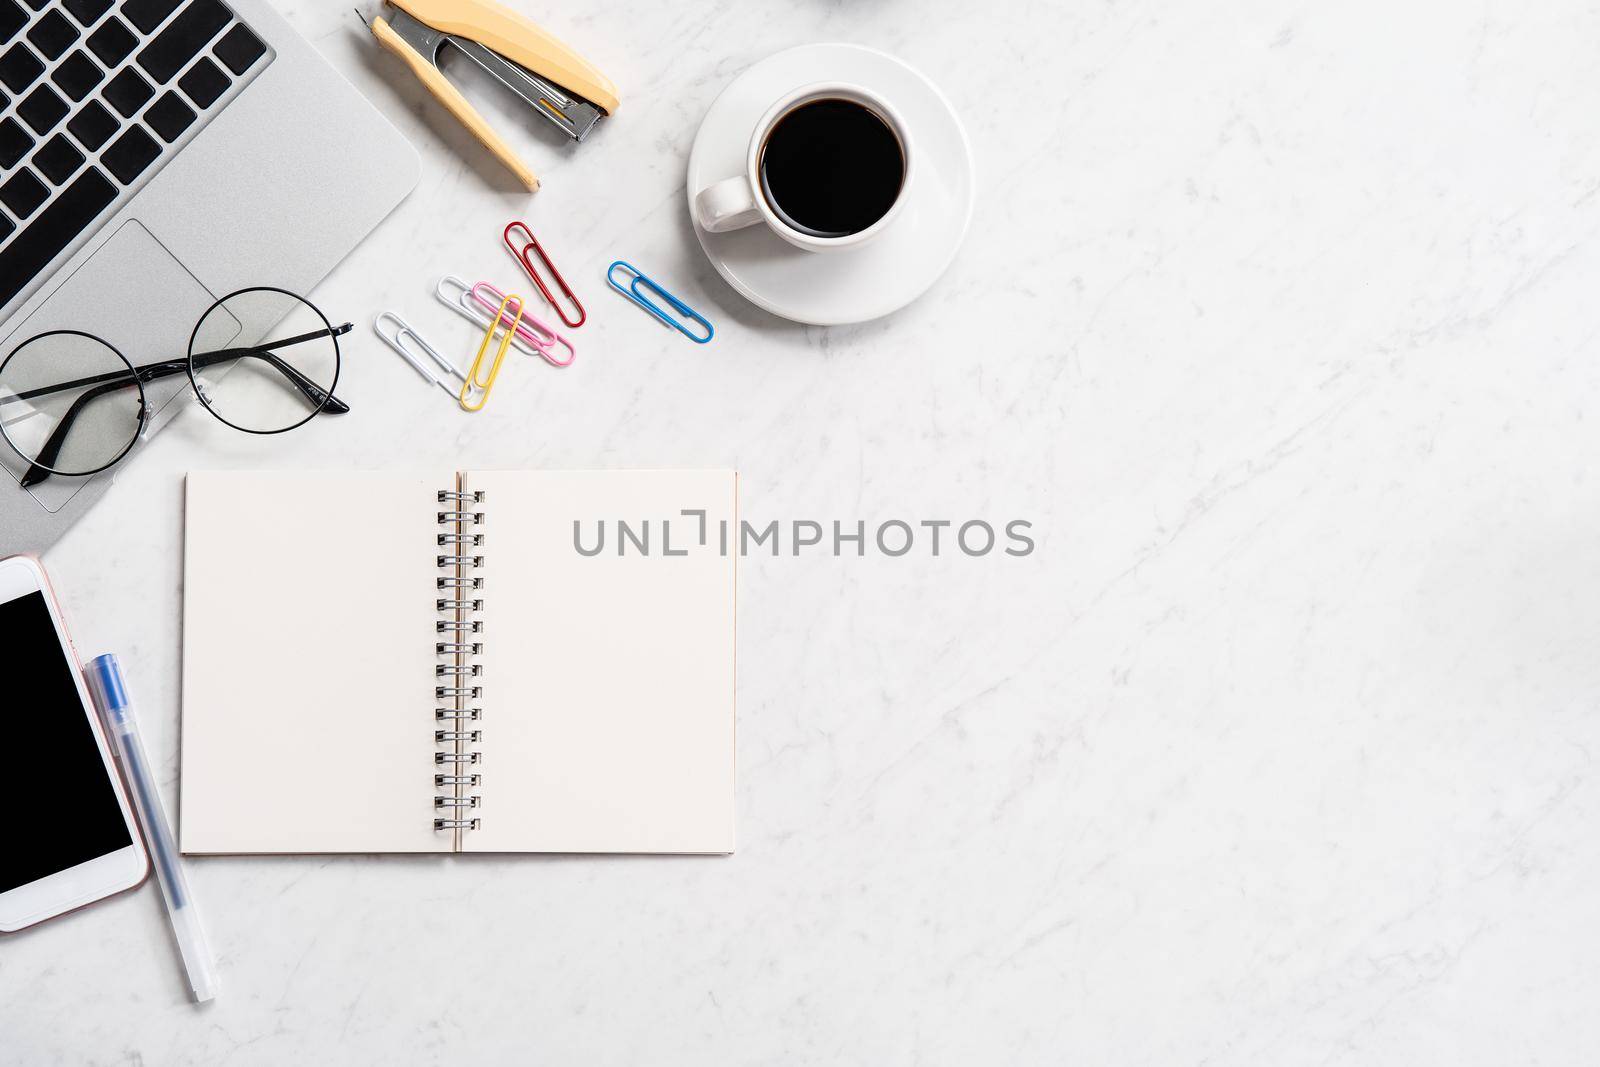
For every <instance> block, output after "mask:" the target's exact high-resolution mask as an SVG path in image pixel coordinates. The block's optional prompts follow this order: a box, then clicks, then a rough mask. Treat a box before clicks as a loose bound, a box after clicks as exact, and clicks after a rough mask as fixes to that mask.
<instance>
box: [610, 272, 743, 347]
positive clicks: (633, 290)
mask: <svg viewBox="0 0 1600 1067" xmlns="http://www.w3.org/2000/svg"><path fill="white" fill-rule="evenodd" d="M618 267H621V268H622V269H623V270H625V271H627V272H628V273H629V274H631V275H633V280H632V281H630V282H629V283H628V285H627V287H626V288H624V287H623V286H621V285H618V284H617V279H616V277H615V275H616V272H617V268H618ZM606 282H607V283H608V284H609V285H610V286H611V288H613V289H615V290H616V291H617V292H619V293H621V294H622V295H623V296H625V297H627V298H628V299H629V300H632V301H633V302H634V303H635V304H638V305H639V306H640V307H642V308H644V309H645V310H646V311H648V312H650V314H652V315H654V316H655V317H656V318H658V319H660V320H661V321H662V322H664V323H666V324H667V325H668V326H671V327H672V328H673V329H674V330H677V331H678V332H679V333H681V334H683V335H684V336H685V337H687V338H688V339H689V340H691V341H693V342H694V343H695V344H697V345H703V344H705V343H706V342H707V341H709V340H711V338H712V335H713V334H715V333H716V331H715V330H714V329H712V326H711V323H710V322H708V321H706V317H705V316H704V315H702V314H700V313H699V312H698V311H696V310H695V309H694V308H692V307H690V306H689V305H688V304H685V303H684V302H683V301H682V300H679V299H678V298H677V297H675V296H673V295H672V294H671V293H669V292H667V291H666V290H665V289H663V288H661V286H659V285H657V284H656V283H655V281H654V280H653V279H651V278H650V276H649V275H647V274H645V273H644V272H643V271H641V270H640V269H639V268H638V267H635V266H634V265H633V264H632V263H628V262H626V261H624V260H620V259H619V260H617V261H616V262H614V263H612V264H611V266H609V267H607V268H606ZM641 289H645V290H649V291H650V292H652V293H654V294H655V295H657V296H659V297H661V298H662V299H663V300H665V301H666V302H667V303H668V304H670V305H671V306H672V310H674V311H676V312H677V313H678V314H679V315H683V316H686V317H688V318H690V319H693V320H694V321H695V322H698V323H699V324H700V325H702V326H704V327H705V328H706V335H705V336H704V337H696V336H695V335H694V334H692V333H690V332H689V331H688V329H687V328H685V326H684V325H683V322H682V320H680V319H677V318H674V317H671V316H669V315H668V314H667V313H666V311H664V310H663V309H662V308H661V306H660V305H659V304H657V303H655V302H654V301H653V300H651V299H650V298H649V297H647V296H645V294H644V293H643V292H641V291H640V290H641Z"/></svg>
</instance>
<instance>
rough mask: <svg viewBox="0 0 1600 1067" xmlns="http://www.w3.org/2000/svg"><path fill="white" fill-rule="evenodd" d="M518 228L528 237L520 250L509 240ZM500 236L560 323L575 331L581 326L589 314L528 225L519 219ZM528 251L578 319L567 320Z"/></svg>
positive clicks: (509, 224)
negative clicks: (564, 295) (554, 282)
mask: <svg viewBox="0 0 1600 1067" xmlns="http://www.w3.org/2000/svg"><path fill="white" fill-rule="evenodd" d="M518 227H521V228H522V232H523V233H525V234H527V235H528V239H527V241H525V242H523V244H522V247H520V248H519V247H517V244H516V242H514V241H512V239H511V231H512V230H515V229H517V228H518ZM502 236H503V237H504V238H505V240H506V247H507V248H509V249H510V250H511V254H512V255H513V256H516V257H517V262H518V263H521V264H522V269H523V270H525V271H527V272H528V277H530V278H532V279H533V284H534V285H537V286H538V287H539V292H541V293H543V294H544V298H545V299H546V300H548V301H549V302H550V306H551V307H553V308H555V309H556V314H557V315H558V316H560V318H561V321H562V322H564V323H566V324H567V326H568V327H569V328H571V329H574V330H576V329H577V328H578V327H579V326H582V325H583V324H584V322H585V321H586V320H587V319H588V318H589V313H588V312H586V311H584V310H583V305H582V304H581V303H579V302H578V295H577V294H576V293H574V292H573V291H572V287H571V286H569V285H568V284H567V280H566V279H565V278H563V277H562V276H561V272H560V271H558V270H556V265H555V264H554V263H552V262H550V257H549V256H548V255H547V254H546V253H545V250H544V246H543V245H541V244H540V243H539V239H538V238H537V237H535V236H534V235H533V231H532V230H530V229H528V224H527V223H526V222H523V221H521V220H520V219H519V220H518V221H516V222H510V223H507V224H506V228H505V230H504V232H503V233H502ZM518 240H520V238H518ZM530 249H531V250H532V251H533V252H534V253H535V254H536V255H538V257H539V260H540V262H542V263H543V264H544V267H545V270H548V271H549V272H550V277H552V278H554V279H555V280H556V285H558V286H560V288H561V291H562V292H563V293H565V294H567V299H568V300H570V301H572V306H573V307H575V308H577V309H578V317H577V319H576V320H574V319H569V318H567V313H566V311H565V310H563V309H562V307H561V305H560V304H558V303H556V298H555V295H554V294H553V293H551V292H550V287H549V286H548V285H546V284H545V283H544V279H543V278H541V277H539V272H538V271H537V270H535V269H534V266H533V261H532V260H531V259H529V258H528V251H529V250H530Z"/></svg>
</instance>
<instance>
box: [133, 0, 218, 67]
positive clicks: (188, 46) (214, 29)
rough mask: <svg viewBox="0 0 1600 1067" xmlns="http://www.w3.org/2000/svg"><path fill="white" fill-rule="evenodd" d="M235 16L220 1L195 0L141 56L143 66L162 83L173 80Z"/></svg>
mask: <svg viewBox="0 0 1600 1067" xmlns="http://www.w3.org/2000/svg"><path fill="white" fill-rule="evenodd" d="M232 18H233V16H231V15H230V14H228V9H227V8H225V7H223V6H222V4H221V3H220V0H192V2H191V3H190V4H189V6H188V7H186V8H184V9H183V12H182V14H180V15H179V16H178V17H177V18H175V19H173V20H172V22H171V23H170V24H169V25H168V26H167V28H166V29H164V30H162V31H161V33H160V34H159V35H158V36H157V37H156V39H155V40H153V41H151V42H150V43H149V44H148V45H146V46H145V49H144V51H142V52H140V53H139V66H141V67H143V68H144V69H145V70H146V71H147V72H148V73H149V75H150V77H152V78H154V79H155V80H156V83H157V84H158V85H159V84H162V83H164V82H169V81H171V80H172V77H173V75H175V74H177V73H178V71H180V70H182V69H183V68H184V66H185V65H186V64H188V62H189V60H191V59H193V58H194V57H195V54H196V53H198V52H199V51H200V50H201V49H202V48H204V47H205V46H206V45H208V44H210V43H211V38H213V37H215V36H216V35H217V34H218V33H219V32H220V31H221V30H222V27H224V26H226V25H227V24H228V23H229V21H231V20H232Z"/></svg>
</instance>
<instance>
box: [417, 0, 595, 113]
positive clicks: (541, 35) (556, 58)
mask: <svg viewBox="0 0 1600 1067" xmlns="http://www.w3.org/2000/svg"><path fill="white" fill-rule="evenodd" d="M388 2H389V3H391V4H393V5H394V6H395V7H397V8H399V9H400V10H402V11H404V12H405V13H406V14H408V15H410V16H411V17H412V18H415V19H416V20H417V21H419V22H424V23H427V24H428V25H429V26H432V27H433V28H434V29H436V30H439V31H440V32H442V33H448V34H451V35H452V36H455V37H465V38H467V39H468V40H472V41H477V42H478V43H479V44H481V45H483V46H484V47H485V48H490V49H493V50H494V51H496V52H499V53H500V54H501V55H502V56H504V57H505V58H506V59H509V60H511V62H513V63H519V64H521V65H522V66H524V67H527V68H528V69H529V70H531V71H533V72H534V73H535V74H538V75H540V76H542V77H544V78H548V79H549V80H550V81H552V82H555V83H556V85H557V86H559V87H560V88H562V89H565V90H566V91H567V92H569V93H576V94H577V95H578V96H581V97H583V98H584V99H585V100H587V101H589V103H591V104H593V105H594V106H595V107H597V108H599V109H600V110H601V111H604V112H605V113H606V114H607V115H609V114H611V113H612V112H614V111H616V110H617V103H618V101H617V87H616V86H615V85H612V84H611V81H610V80H609V79H608V78H607V77H606V76H605V75H604V74H601V73H600V71H599V70H597V69H596V68H595V66H594V65H593V64H592V63H590V62H589V61H588V60H586V59H584V58H583V57H582V56H580V55H578V53H576V52H574V51H573V50H572V49H570V48H568V47H567V46H566V45H564V44H562V43H561V42H560V41H558V40H556V38H554V37H552V36H551V35H550V34H549V33H548V32H546V31H545V30H544V29H542V28H540V27H539V26H538V25H536V24H535V23H534V22H533V20H532V19H530V18H528V17H527V16H526V15H521V14H518V13H517V12H515V11H512V10H510V9H509V8H506V7H502V6H501V5H500V4H497V3H495V2H494V0H388Z"/></svg>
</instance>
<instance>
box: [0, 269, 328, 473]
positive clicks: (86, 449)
mask: <svg viewBox="0 0 1600 1067" xmlns="http://www.w3.org/2000/svg"><path fill="white" fill-rule="evenodd" d="M350 329H351V324H350V323H348V322H347V323H345V324H343V325H342V326H334V325H333V324H332V323H330V322H329V321H328V317H327V316H326V315H324V314H323V313H322V312H321V311H319V310H318V309H317V307H316V305H315V304H313V303H311V301H309V300H307V299H305V298H304V297H301V296H296V295H295V294H294V293H291V292H289V291H288V290H287V289H278V288H275V287H273V286H265V285H263V286H255V287H252V288H248V289H240V290H238V291H237V292H232V293H229V294H228V295H227V296H224V297H222V298H221V299H220V300H217V301H216V302H215V303H213V304H212V305H211V306H210V307H209V308H207V309H206V310H205V313H204V314H202V315H201V316H200V321H199V322H197V323H195V327H194V332H193V333H191V334H190V335H189V352H188V355H187V357H186V358H183V359H169V360H165V361H162V362H159V363H148V364H145V365H144V366H139V367H136V366H134V365H133V363H132V362H130V361H129V360H128V358H127V357H126V356H124V355H123V354H122V352H121V350H119V349H118V348H117V347H116V346H115V345H113V344H112V343H111V342H109V341H107V340H105V339H104V338H101V337H96V336H95V335H93V334H90V333H85V332H83V331H82V330H51V331H49V332H47V333H41V334H36V335H35V336H33V337H30V338H28V339H27V340H26V341H23V342H22V343H21V344H19V345H18V346H17V347H16V348H14V349H12V350H11V354H10V355H8V356H7V357H6V359H5V362H4V363H0V436H4V437H5V440H6V443H7V444H8V445H10V446H11V448H12V449H13V450H14V451H15V452H16V453H17V455H19V456H21V457H22V459H23V460H24V461H25V462H27V463H28V464H29V467H28V470H27V471H26V472H25V473H24V474H23V476H22V484H23V485H24V486H29V485H36V484H38V483H39V482H42V481H44V480H45V479H46V478H48V477H50V476H51V475H52V474H58V475H68V476H72V477H84V476H87V475H91V474H99V473H100V472H101V471H104V470H106V469H108V468H110V467H113V466H115V465H116V464H117V463H118V462H120V461H121V460H122V458H123V457H124V456H126V455H127V454H128V452H129V451H130V450H131V449H132V448H133V446H134V443H135V442H136V441H137V440H138V439H139V435H140V434H141V433H142V432H143V431H144V428H145V424H146V422H147V421H148V420H149V418H150V417H151V411H150V405H149V402H148V398H147V396H146V394H145V386H146V385H147V384H148V383H150V382H154V381H158V380H160V379H163V378H170V377H172V376H174V375H178V374H185V373H187V374H188V376H189V382H190V384H192V385H193V386H194V390H195V394H196V395H197V396H198V397H199V398H200V402H201V403H202V404H204V405H205V408H206V410H207V411H209V412H211V414H212V415H215V416H216V417H217V418H218V419H220V420H221V421H222V422H224V423H226V424H227V425H229V426H232V427H233V428H234V429H236V430H243V431H244V432H245V433H254V434H274V433H285V432H287V431H289V430H293V429H295V428H296V427H298V426H304V425H305V424H306V423H307V422H309V421H311V420H312V419H313V418H315V417H316V416H317V415H319V414H322V413H323V412H328V413H330V414H335V415H342V414H344V413H345V412H347V411H349V410H350V408H349V405H347V404H345V403H344V402H342V401H340V400H337V399H335V397H334V395H333V390H334V388H335V387H336V386H337V385H338V384H339V337H340V336H341V335H342V334H345V333H348V332H349V331H350ZM243 337H254V338H256V340H255V341H254V342H253V343H250V344H244V343H241V340H240V339H241V338H243Z"/></svg>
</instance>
